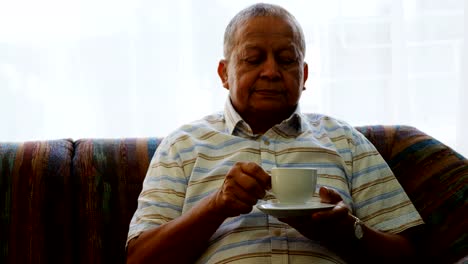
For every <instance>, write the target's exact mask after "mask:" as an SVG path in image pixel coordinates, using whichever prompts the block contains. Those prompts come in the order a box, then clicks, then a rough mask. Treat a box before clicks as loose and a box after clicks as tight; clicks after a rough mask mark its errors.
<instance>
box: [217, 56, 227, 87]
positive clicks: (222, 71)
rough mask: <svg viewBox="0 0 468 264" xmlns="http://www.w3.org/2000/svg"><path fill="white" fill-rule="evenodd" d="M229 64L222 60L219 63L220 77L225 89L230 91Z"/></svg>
mask: <svg viewBox="0 0 468 264" xmlns="http://www.w3.org/2000/svg"><path fill="white" fill-rule="evenodd" d="M227 68H228V62H227V60H220V61H219V63H218V76H219V78H220V79H221V82H222V83H223V87H224V88H226V89H228V90H229V82H228V73H227Z"/></svg>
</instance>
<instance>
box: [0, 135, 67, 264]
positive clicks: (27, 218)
mask: <svg viewBox="0 0 468 264" xmlns="http://www.w3.org/2000/svg"><path fill="white" fill-rule="evenodd" d="M72 154H73V143H72V141H71V140H54V141H35V142H22V143H1V142H0V195H1V196H0V197H1V198H0V211H1V219H0V246H1V248H0V250H1V251H0V263H72V262H73V254H72V251H73V249H74V245H73V242H74V240H73V239H72V238H71V234H70V230H71V229H72V226H71V223H72V219H71V206H70V205H71V196H70V194H71V192H70V187H71V185H70V180H71V179H70V175H71V170H70V165H71V159H72Z"/></svg>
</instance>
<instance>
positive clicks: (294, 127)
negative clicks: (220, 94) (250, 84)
mask: <svg viewBox="0 0 468 264" xmlns="http://www.w3.org/2000/svg"><path fill="white" fill-rule="evenodd" d="M224 116H225V119H226V128H227V132H228V133H229V134H231V135H240V134H246V135H248V136H251V137H254V136H256V135H254V134H253V133H252V129H251V128H250V126H249V124H247V122H245V121H244V120H243V119H242V117H241V116H240V115H239V113H237V111H236V109H234V106H233V105H232V103H231V99H230V98H229V96H228V98H227V100H226V103H225V105H224ZM304 118H305V117H304V116H303V115H302V114H301V111H300V108H299V105H298V106H297V107H296V110H294V112H293V113H292V115H291V116H290V117H289V118H288V119H286V120H284V121H283V122H281V124H278V125H276V126H275V128H278V129H279V130H281V131H282V132H284V133H287V134H289V135H298V134H300V133H302V131H303V130H304V128H305V126H304V122H303V121H304Z"/></svg>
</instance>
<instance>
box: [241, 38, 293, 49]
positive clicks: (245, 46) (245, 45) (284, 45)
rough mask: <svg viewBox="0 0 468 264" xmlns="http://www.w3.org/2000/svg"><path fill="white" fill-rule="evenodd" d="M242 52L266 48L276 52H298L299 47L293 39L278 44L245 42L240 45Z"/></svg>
mask: <svg viewBox="0 0 468 264" xmlns="http://www.w3.org/2000/svg"><path fill="white" fill-rule="evenodd" d="M238 47H239V49H240V50H244V51H249V50H261V49H265V48H273V49H274V50H293V51H295V50H297V49H298V45H297V44H296V43H295V42H294V41H293V40H292V39H291V40H289V41H281V42H276V43H266V42H262V41H244V42H240V43H238Z"/></svg>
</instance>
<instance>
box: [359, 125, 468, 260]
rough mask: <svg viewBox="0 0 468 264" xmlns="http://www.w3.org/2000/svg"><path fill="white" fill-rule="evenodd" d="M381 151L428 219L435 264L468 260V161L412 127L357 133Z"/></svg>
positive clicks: (428, 251)
mask: <svg viewBox="0 0 468 264" xmlns="http://www.w3.org/2000/svg"><path fill="white" fill-rule="evenodd" d="M357 129H358V130H359V131H361V132H362V133H363V134H364V136H366V137H367V138H368V139H369V140H370V141H371V142H372V143H373V144H374V145H375V146H376V148H377V149H378V150H379V152H380V153H381V154H382V156H383V157H384V159H385V160H386V161H387V163H388V164H389V166H390V167H391V168H392V170H393V172H394V173H395V176H396V177H397V178H398V180H399V181H400V183H401V185H402V186H403V188H404V189H405V191H406V192H407V193H408V196H409V197H410V198H411V200H412V201H413V203H414V205H415V206H416V208H417V210H418V211H419V213H420V214H421V216H422V218H423V219H424V221H425V223H426V225H425V236H424V237H422V238H421V239H420V241H421V243H422V246H421V250H422V251H423V254H424V255H425V256H427V258H428V259H427V261H429V262H430V263H453V262H455V261H457V260H459V259H461V258H463V257H464V256H467V255H468V218H467V212H468V195H467V194H468V184H467V181H468V160H466V159H465V158H464V157H462V156H461V155H460V154H458V153H457V152H455V151H454V150H452V149H451V148H449V147H447V146H446V145H444V144H442V143H441V142H439V141H437V140H436V139H434V138H432V137H431V136H429V135H427V134H425V133H423V132H421V131H419V130H417V129H416V128H413V127H409V126H366V127H358V128H357Z"/></svg>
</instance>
